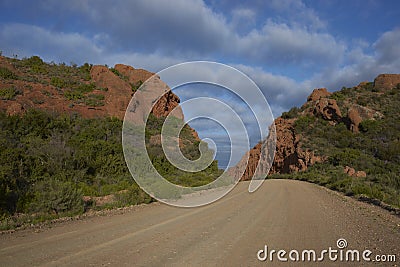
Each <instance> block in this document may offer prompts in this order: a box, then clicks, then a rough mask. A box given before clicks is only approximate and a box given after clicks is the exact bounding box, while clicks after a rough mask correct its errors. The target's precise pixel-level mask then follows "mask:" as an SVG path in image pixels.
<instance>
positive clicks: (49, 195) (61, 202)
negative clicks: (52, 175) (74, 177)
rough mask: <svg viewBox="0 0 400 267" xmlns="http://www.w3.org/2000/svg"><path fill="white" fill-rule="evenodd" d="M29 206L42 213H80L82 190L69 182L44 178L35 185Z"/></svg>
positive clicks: (81, 210)
mask: <svg viewBox="0 0 400 267" xmlns="http://www.w3.org/2000/svg"><path fill="white" fill-rule="evenodd" d="M30 208H31V210H32V211H35V212H42V213H55V214H60V213H65V212H73V213H82V212H83V208H84V206H83V200H82V192H81V191H80V190H79V189H78V188H77V187H76V186H75V185H74V184H73V183H71V182H63V181H59V180H55V179H50V180H44V181H41V182H39V183H38V184H37V185H36V189H35V196H34V200H33V202H32V203H31V205H30Z"/></svg>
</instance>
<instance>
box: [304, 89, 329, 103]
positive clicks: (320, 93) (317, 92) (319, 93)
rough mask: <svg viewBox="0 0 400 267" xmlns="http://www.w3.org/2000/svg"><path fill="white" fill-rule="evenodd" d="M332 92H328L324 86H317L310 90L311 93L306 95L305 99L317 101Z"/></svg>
mask: <svg viewBox="0 0 400 267" xmlns="http://www.w3.org/2000/svg"><path fill="white" fill-rule="evenodd" d="M331 94H332V93H330V92H328V90H327V89H326V88H317V89H314V90H313V91H312V93H311V94H310V95H309V96H308V97H307V101H317V100H319V99H320V98H323V97H325V98H326V97H328V96H330V95H331Z"/></svg>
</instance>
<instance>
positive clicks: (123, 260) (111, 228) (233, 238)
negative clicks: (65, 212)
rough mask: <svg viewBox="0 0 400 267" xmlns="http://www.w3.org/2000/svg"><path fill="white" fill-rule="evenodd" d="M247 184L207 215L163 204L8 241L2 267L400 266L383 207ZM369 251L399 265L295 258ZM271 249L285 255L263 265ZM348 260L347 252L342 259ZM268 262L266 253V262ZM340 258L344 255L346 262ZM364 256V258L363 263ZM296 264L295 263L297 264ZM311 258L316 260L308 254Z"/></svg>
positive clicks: (393, 223) (312, 188)
mask: <svg viewBox="0 0 400 267" xmlns="http://www.w3.org/2000/svg"><path fill="white" fill-rule="evenodd" d="M247 187H248V183H245V182H243V183H239V185H238V186H237V187H236V188H235V189H234V190H233V191H232V192H231V193H229V194H228V195H227V196H225V197H224V198H222V199H221V200H219V201H217V202H215V203H213V204H210V205H207V206H204V207H200V208H174V207H170V206H167V205H164V204H160V203H153V204H150V205H143V206H140V207H137V208H134V209H132V210H128V211H126V212H123V213H122V214H114V215H112V216H94V217H90V218H85V219H82V220H78V221H72V222H66V223H59V224H55V225H53V226H52V227H51V228H49V229H44V230H41V231H35V230H34V229H28V230H21V231H16V232H14V233H12V234H2V235H0V266H363V265H371V266H400V219H399V218H398V217H396V216H394V215H391V214H389V213H388V212H387V211H384V210H382V209H380V208H378V207H374V206H371V205H369V204H365V203H361V202H358V201H355V200H353V199H351V198H348V197H344V196H342V195H340V194H338V193H335V192H332V191H329V190H327V189H324V188H322V187H319V186H316V185H313V184H309V183H305V182H299V181H289V180H267V181H266V182H265V183H264V184H263V185H262V187H261V188H260V189H259V190H257V191H256V192H255V193H251V194H250V193H248V192H247ZM340 238H343V239H345V240H346V241H347V247H346V248H344V249H342V251H344V253H345V252H346V250H349V249H351V250H355V249H358V250H360V253H361V252H362V251H363V250H365V249H369V250H371V251H372V254H371V255H370V257H369V258H371V259H374V257H375V256H376V255H381V254H382V255H388V254H391V255H396V262H390V263H389V262H386V263H382V262H380V263H377V262H370V263H366V262H363V261H360V262H355V263H354V262H353V263H349V262H344V261H340V260H336V261H335V262H333V261H330V260H329V258H328V255H327V254H325V260H324V261H323V262H314V263H310V262H293V261H291V260H290V259H289V252H290V251H291V250H297V251H299V253H300V256H299V259H300V260H301V253H302V250H305V249H307V250H315V251H316V253H317V257H319V256H320V252H321V251H322V250H324V249H326V250H328V249H329V247H331V248H332V249H336V250H339V249H338V247H337V243H336V242H337V240H338V239H340ZM265 246H268V250H269V251H268V253H269V252H270V250H271V249H274V250H276V251H278V250H281V249H282V250H285V251H286V252H287V254H286V255H285V256H283V258H285V257H286V258H288V260H289V262H280V261H279V260H278V258H277V254H276V253H275V254H273V255H272V256H273V261H272V262H271V261H270V258H269V257H268V258H267V259H266V260H265V261H260V260H259V259H258V258H257V254H258V252H259V251H260V250H262V249H264V248H265ZM339 251H340V250H339ZM264 255H265V254H264V253H263V252H261V253H260V257H261V258H262V257H263V256H264ZM337 255H339V252H337ZM360 255H361V254H360ZM295 256H296V254H294V252H293V254H292V258H293V257H294V258H295ZM305 257H307V254H305Z"/></svg>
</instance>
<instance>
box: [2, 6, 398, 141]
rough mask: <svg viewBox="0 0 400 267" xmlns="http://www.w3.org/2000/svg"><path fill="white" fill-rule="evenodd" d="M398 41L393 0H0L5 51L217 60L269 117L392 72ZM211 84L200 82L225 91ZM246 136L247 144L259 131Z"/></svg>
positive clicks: (139, 61)
mask: <svg viewBox="0 0 400 267" xmlns="http://www.w3.org/2000/svg"><path fill="white" fill-rule="evenodd" d="M399 44H400V2H399V1H391V0H385V1H378V0H352V1H344V0H329V1H327V0H321V1H306V0H270V1H263V0H254V1H227V0H221V1H217V0H210V1H201V0H171V1H162V0H154V1H153V0H143V1H141V0H137V1H125V0H114V1H105V0H70V1H52V0H42V1H41V0H38V1H19V0H12V1H11V0H1V1H0V50H1V51H2V54H3V55H6V56H14V55H17V56H18V58H23V57H30V56H32V55H39V56H40V57H42V58H43V59H44V60H45V61H47V62H51V61H53V62H56V63H61V62H65V63H67V64H69V63H76V64H79V65H80V64H83V63H84V62H89V63H93V64H107V65H108V66H114V65H115V64H116V63H123V64H128V65H132V66H133V67H135V68H144V69H147V70H150V71H153V72H158V71H160V70H162V69H164V68H166V67H168V66H171V65H173V64H177V63H182V62H186V61H195V60H209V61H216V62H220V63H224V64H228V65H230V66H233V67H235V68H237V69H239V70H240V71H242V72H243V73H245V74H246V75H248V76H249V77H250V78H251V79H253V80H254V82H255V83H256V84H257V85H258V86H259V88H260V89H261V91H262V92H263V94H264V95H265V97H266V98H267V100H268V102H269V104H270V107H271V109H272V113H273V114H274V116H279V115H280V114H281V113H282V112H283V111H285V110H288V109H290V108H291V107H293V106H300V105H301V104H302V103H304V101H305V99H306V97H307V95H309V94H310V93H311V91H312V90H313V89H314V88H319V87H326V88H328V90H330V91H335V90H339V89H340V88H341V87H342V86H347V87H350V86H355V85H357V84H358V83H359V82H361V81H365V80H368V81H373V79H374V78H375V77H376V76H377V75H378V74H380V73H400V45H399ZM217 91H218V90H217V89H215V88H214V89H213V88H211V87H210V86H209V87H207V89H205V90H204V92H206V93H207V94H211V95H213V94H215V95H220V96H221V99H224V100H226V99H228V98H230V97H229V96H228V95H227V94H226V93H221V92H217ZM192 92H193V94H196V92H198V90H197V91H196V90H195V89H193V90H192ZM177 94H178V95H179V96H180V97H181V99H182V100H186V99H188V98H190V96H191V93H190V90H187V91H185V92H183V91H182V90H181V91H179V90H177ZM235 101H236V100H235ZM184 112H185V110H184ZM243 112H244V111H243ZM243 114H244V113H243ZM205 125H206V124H205V123H204V121H203V122H200V121H199V122H198V126H199V128H198V129H197V128H196V130H198V131H199V133H200V136H201V137H206V136H207V137H208V136H209V135H210V134H207V130H209V128H210V127H211V126H210V125H208V126H205ZM247 125H250V128H252V126H251V125H252V124H251V123H247ZM214 132H216V131H214ZM217 132H218V131H217ZM203 133H204V135H203V136H202V134H203ZM218 133H221V131H219V132H218ZM251 136H253V138H252V139H254V140H252V141H251V145H254V142H256V141H257V140H256V139H257V138H259V137H257V136H256V135H254V134H252V135H251ZM218 144H223V142H217V145H218Z"/></svg>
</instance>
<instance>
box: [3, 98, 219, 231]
mask: <svg viewBox="0 0 400 267" xmlns="http://www.w3.org/2000/svg"><path fill="white" fill-rule="evenodd" d="M90 97H94V99H96V97H95V96H94V95H93V96H92V95H90ZM163 121H164V119H163V118H155V117H154V116H151V117H150V121H149V125H151V127H150V128H151V129H150V128H148V133H147V134H148V138H149V137H150V136H151V135H154V134H156V132H159V131H160V129H161V128H160V127H161V125H162V123H163ZM0 128H1V129H0V219H1V224H0V228H2V229H8V228H13V227H17V226H19V225H21V224H23V223H27V222H29V223H32V222H37V221H41V220H46V219H49V218H56V217H60V216H65V215H73V214H80V213H82V212H84V211H85V210H87V209H88V208H97V207H95V206H93V205H94V204H96V203H93V201H84V198H83V196H91V197H99V196H107V195H110V194H114V195H115V201H114V202H113V203H112V204H108V206H107V207H115V206H126V205H132V204H139V203H149V202H151V201H152V199H151V198H150V197H149V196H148V195H147V194H146V193H144V192H143V191H142V190H141V189H140V188H139V187H138V186H137V184H136V183H135V182H134V180H133V179H132V177H131V175H130V173H129V171H128V169H127V167H126V164H125V160H124V156H123V152H122V145H121V130H122V121H120V120H119V119H115V118H101V119H100V118H98V119H84V118H82V117H80V116H77V115H75V116H72V115H57V114H51V113H47V112H44V111H39V110H29V111H28V112H27V113H26V114H25V115H24V116H8V115H6V114H5V113H3V112H1V113H0ZM181 138H183V139H184V143H185V148H184V150H183V153H184V154H186V156H187V157H189V158H195V157H196V156H197V157H198V155H199V151H198V149H197V145H198V141H197V140H195V138H194V137H193V135H192V134H191V131H190V129H188V128H185V129H184V131H183V133H182V136H181ZM148 148H149V156H150V158H151V160H152V162H153V163H154V165H155V167H156V169H157V170H158V171H159V172H160V173H161V174H162V175H165V176H166V178H167V179H169V180H170V181H171V182H174V183H176V184H180V185H187V186H196V185H201V184H207V183H208V182H210V181H212V180H214V179H215V178H216V177H217V176H218V175H219V174H220V170H218V167H217V163H216V162H214V163H213V164H212V166H210V167H209V168H208V169H206V170H204V171H203V172H200V173H197V174H193V173H186V172H183V171H181V170H179V169H176V168H175V167H174V166H172V165H171V164H170V163H169V162H168V161H167V160H166V158H165V155H164V154H163V153H162V149H161V147H160V146H158V145H154V144H153V145H150V144H148ZM92 199H93V198H92ZM110 205H111V206H110Z"/></svg>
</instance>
